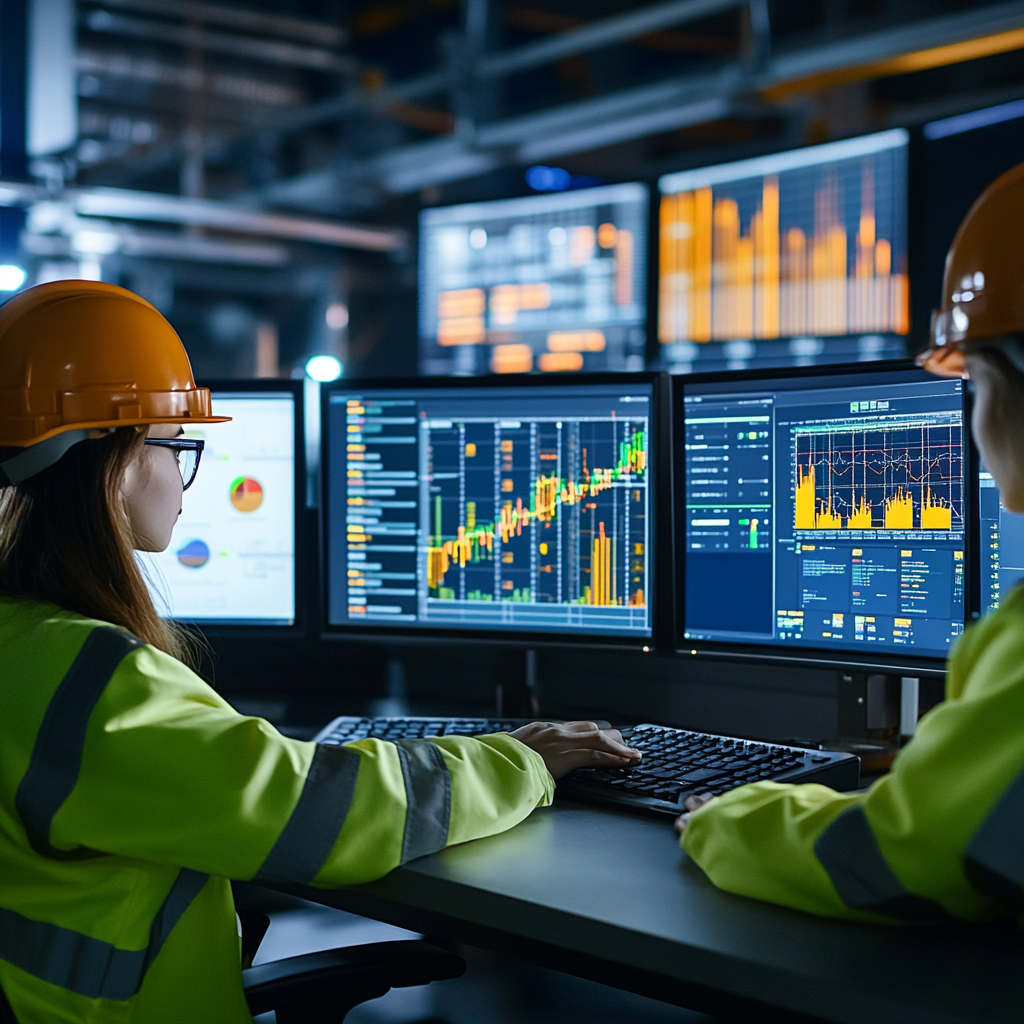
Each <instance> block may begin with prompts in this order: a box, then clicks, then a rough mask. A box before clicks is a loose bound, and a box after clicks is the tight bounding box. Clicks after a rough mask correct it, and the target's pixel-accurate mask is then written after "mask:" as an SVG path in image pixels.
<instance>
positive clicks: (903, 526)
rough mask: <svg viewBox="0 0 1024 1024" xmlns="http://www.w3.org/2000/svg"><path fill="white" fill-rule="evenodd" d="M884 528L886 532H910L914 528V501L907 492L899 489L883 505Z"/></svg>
mask: <svg viewBox="0 0 1024 1024" xmlns="http://www.w3.org/2000/svg"><path fill="white" fill-rule="evenodd" d="M885 528H886V529H887V530H912V529H913V528H914V501H913V499H912V498H911V497H910V493H909V492H908V491H904V490H903V488H902V487H901V488H899V490H897V492H896V494H895V495H894V496H893V497H891V498H890V499H889V500H888V501H887V502H886V503H885Z"/></svg>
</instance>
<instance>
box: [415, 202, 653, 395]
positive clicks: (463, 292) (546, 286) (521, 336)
mask: <svg viewBox="0 0 1024 1024" xmlns="http://www.w3.org/2000/svg"><path fill="white" fill-rule="evenodd" d="M647 204H648V189H647V186H646V185H642V184H639V183H630V184H624V185H604V186H601V187H598V188H589V189H581V190H579V191H571V192H559V193H554V194H549V195H536V196H524V197H522V198H519V199H504V200H499V201H496V202H488V203H471V204H467V205H465V206H448V207H441V208H437V209H431V210H424V211H423V212H422V213H421V214H420V292H419V346H420V349H419V351H420V357H419V364H420V372H421V373H423V374H426V375H428V376H429V375H444V374H453V373H457V374H470V375H475V374H488V373H524V372H527V371H530V370H542V371H557V372H564V371H571V370H585V371H623V370H626V371H630V370H642V369H643V368H644V365H645V359H644V352H645V348H646V340H647V335H646V332H645V330H644V325H645V321H646V290H647V283H646V282H647V216H648V214H647Z"/></svg>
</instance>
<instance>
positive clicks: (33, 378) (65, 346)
mask: <svg viewBox="0 0 1024 1024" xmlns="http://www.w3.org/2000/svg"><path fill="white" fill-rule="evenodd" d="M228 418H229V417H225V416H214V415H213V414H212V411H211V408H210V392H209V391H208V390H207V389H206V388H199V387H196V382H195V380H194V378H193V376H192V367H191V365H190V364H189V361H188V356H187V355H186V353H185V346H184V345H182V343H181V339H180V338H179V337H178V335H177V334H175V332H174V328H173V327H171V325H170V324H169V323H168V322H167V321H166V319H164V317H163V316H162V315H161V314H160V313H159V311H158V310H157V309H156V308H155V307H154V306H151V305H150V304H149V303H148V302H146V300H145V299H142V298H140V297H139V296H138V295H135V294H133V293H132V292H130V291H127V290H126V289H124V288H118V287H117V286H116V285H112V284H104V283H103V282H101V281H53V282H51V283H49V284H41V285H36V287H34V288H28V289H26V290H25V291H23V292H21V293H20V294H18V295H15V296H14V298H12V299H10V300H9V301H8V302H7V303H5V304H4V305H3V306H2V307H0V447H17V448H25V447H28V446H30V445H36V444H39V443H40V442H43V441H47V440H48V439H50V438H53V437H55V436H56V435H58V434H62V433H66V432H68V431H80V430H88V429H91V428H97V427H98V428H104V427H129V426H137V425H138V426H141V425H143V424H150V423H222V422H224V421H225V420H226V419H228Z"/></svg>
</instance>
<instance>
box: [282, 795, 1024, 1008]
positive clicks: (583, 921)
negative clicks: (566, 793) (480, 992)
mask: <svg viewBox="0 0 1024 1024" xmlns="http://www.w3.org/2000/svg"><path fill="white" fill-rule="evenodd" d="M291 891H292V892H295V893H296V894H298V895H301V896H303V897H305V898H307V899H312V900H315V901H317V902H319V903H325V904H329V905H332V906H336V907H340V908H342V909H344V910H349V911H352V912H354V913H357V914H362V915H364V916H367V917H372V918H376V919H378V920H383V921H387V922H389V923H391V924H396V925H399V926H402V927H405V928H410V929H413V930H416V931H421V932H426V933H427V934H430V935H434V936H437V937H440V938H446V939H449V940H453V941H462V942H466V943H469V944H471V945H476V946H481V947H484V948H491V949H496V950H499V951H502V952H506V953H509V954H511V955H513V956H517V957H519V958H520V959H524V960H529V961H532V962H535V963H540V964H542V965H544V966H548V967H554V968H556V969H559V970H565V971H568V972H569V973H573V974H578V975H580V976H583V977H589V978H592V979H594V980H597V981H605V982H607V983H609V984H613V985H616V986H618V987H620V988H626V989H631V990H633V991H640V992H643V993H644V994H647V995H652V996H655V997H657V998H662V999H666V1000H668V1001H670V1002H676V1003H679V1004H680V1005H684V1006H689V1007H691V1008H693V1009H700V1010H706V1011H708V1012H718V1013H725V1014H726V1015H730V1013H735V1014H737V1015H739V1016H740V1017H747V1015H748V1014H749V1013H750V1012H751V1011H752V1010H754V1009H755V1007H757V1008H758V1013H759V1015H758V1017H757V1019H759V1020H763V1019H766V1018H765V1015H764V1013H763V1011H764V1009H766V1007H767V1006H771V1007H778V1008H781V1009H783V1010H784V1011H786V1012H785V1014H784V1015H783V1016H784V1019H786V1020H793V1019H794V1017H793V1015H794V1014H797V1015H807V1016H811V1017H818V1018H825V1019H828V1020H834V1021H842V1022H851V1024H852V1022H871V1024H877V1022H879V1021H896V1020H899V1021H901V1022H902V1024H910V1022H915V1021H921V1022H925V1021H927V1022H929V1024H935V1022H943V1021H948V1022H953V1021H957V1022H966V1021H977V1022H982V1021H983V1022H985V1024H995V1022H1001V1021H1006V1022H1013V1024H1020V1021H1022V1020H1024V936H1022V935H1021V934H1020V933H1019V932H1017V931H1014V930H1012V929H1010V928H1008V927H970V926H950V927H946V928H941V929H911V928H903V927H891V928H887V927H884V926H873V925H859V924H848V923H841V922H836V921H827V920H821V919H818V918H815V917H812V916H810V915H807V914H802V913H799V912H797V911H790V910H786V909H784V908H781V907H775V906H771V905H769V904H764V903H758V902H756V901H753V900H748V899H744V898H742V897H738V896H732V895H730V894H728V893H723V892H720V891H719V890H717V889H715V888H714V887H713V886H712V885H711V883H710V882H709V881H708V880H707V878H706V877H705V875H704V874H703V872H701V871H700V869H699V868H697V867H696V865H695V864H693V863H692V861H690V860H689V859H688V858H687V857H686V855H685V854H684V853H683V852H682V851H681V850H680V848H679V846H678V843H677V839H676V836H675V833H674V832H673V831H672V827H671V824H670V823H669V821H668V820H667V819H664V820H658V819H652V818H643V817H638V816H633V815H628V814H625V813H621V812H616V811H609V810H604V809H597V808H593V807H587V806H582V805H579V804H574V803H569V802H561V803H557V804H556V805H555V806H554V807H551V808H545V809H542V810H539V811H536V812H535V813H534V814H532V815H531V816H530V817H529V818H528V819H527V820H526V821H525V822H523V823H522V824H521V825H519V826H518V827H516V828H514V829H512V830H511V831H509V832H506V833H504V834H503V835H499V836H492V837H491V838H489V839H481V840H478V841H476V842H473V843H467V844H465V845H462V846H456V847H451V848H449V849H447V850H444V851H442V852H441V853H438V854H435V855H433V856H431V857H424V858H422V859H421V860H418V861H414V862H412V863H410V864H407V865H406V866H405V867H403V868H400V869H398V870H397V871H394V872H392V873H391V874H390V875H388V876H387V877H386V878H383V879H381V880H380V881H377V882H373V883H371V884H368V885H363V886H357V887H354V888H352V889H341V890H330V891H325V890H314V889H308V888H295V889H292V890H291ZM769 1016H771V1015H770V1014H769Z"/></svg>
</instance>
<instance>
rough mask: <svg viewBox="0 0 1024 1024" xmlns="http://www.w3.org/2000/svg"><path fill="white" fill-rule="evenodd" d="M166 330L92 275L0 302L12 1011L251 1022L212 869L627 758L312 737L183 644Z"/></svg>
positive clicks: (450, 812)
mask: <svg viewBox="0 0 1024 1024" xmlns="http://www.w3.org/2000/svg"><path fill="white" fill-rule="evenodd" d="M223 419H224V417H218V416H216V415H214V411H213V410H212V409H211V407H210V393H209V392H208V391H207V390H205V389H202V388H197V387H196V385H195V382H194V381H193V379H192V371H191V368H190V366H189V362H188V358H187V357H186V355H185V350H184V348H183V347H182V344H181V342H180V341H179V339H178V337H177V335H176V334H175V333H174V331H173V330H172V328H171V326H170V325H169V324H168V323H167V321H166V320H165V319H164V318H163V317H162V316H161V315H160V314H159V313H158V312H157V311H156V309H154V308H153V307H152V306H151V305H149V303H147V302H145V301H143V300H142V299H140V298H139V297H138V296H136V295H133V294H132V293H131V292H128V291H125V290H124V289H122V288H116V287H114V286H112V285H108V284H100V283H94V282H89V281H63V282H57V283H53V284H46V285H40V286H38V287H36V288H31V289H29V290H27V291H25V292H23V293H21V294H20V295H17V296H16V297H15V298H13V299H11V300H10V301H9V302H8V303H7V304H6V305H5V306H3V307H2V308H0V707H2V709H3V712H2V714H0V992H2V993H3V994H5V995H6V998H7V1000H8V1001H9V1003H10V1005H11V1007H12V1008H13V1010H14V1014H15V1016H16V1017H17V1019H18V1020H19V1021H20V1022H21V1024H32V1022H43V1021H45V1022H48V1024H49V1022H55V1021H63V1022H81V1021H90V1022H105V1021H110V1022H114V1021H117V1022H129V1021H138V1022H145V1024H158V1022H161V1021H165V1022H168V1024H182V1022H184V1021H188V1022H190V1024H201V1022H210V1024H230V1022H232V1021H237V1022H242V1021H251V1017H250V1015H249V1013H248V1010H247V1008H246V1004H245V1000H244V998H243V995H242V983H241V971H240V964H239V948H238V936H237V932H236V925H235V913H234V907H233V905H232V899H231V890H230V887H229V884H228V882H227V879H230V878H234V879H256V880H266V881H288V882H301V883H310V884H313V885H316V886H321V887H331V886H339V885H349V884H352V883H356V882H364V881H368V880H370V879H373V878H378V877H380V876H381V875H384V874H386V873H387V872H388V871H390V870H391V869H392V868H394V867H395V866H396V865H398V864H400V863H402V862H404V861H406V860H409V859H410V858H412V857H415V856H420V855H422V854H425V853H430V852H433V851H435V850H438V849H441V848H442V847H444V846H445V845H447V844H449V843H460V842H464V841H466V840H468V839H474V838H477V837H479V836H485V835H490V834H493V833H495V832H500V831H502V830H504V829H507V828H509V827H511V826H512V825H514V824H516V823H517V822H518V821H521V820H522V819H523V818H525V817H526V815H527V814H529V813H530V811H531V810H532V809H533V808H534V807H537V806H538V805H541V804H546V803H548V802H550V800H551V796H552V790H553V781H552V776H558V775H561V774H564V773H565V772H566V771H569V770H570V769H572V768H574V767H577V766H579V765H581V764H584V763H587V764H590V763H595V762H601V763H605V764H616V765H622V764H626V763H632V761H633V754H634V752H633V751H630V750H629V748H627V747H624V746H623V745H622V744H621V743H620V742H619V739H620V738H621V737H619V736H618V734H616V733H612V732H601V731H600V730H599V729H598V728H597V727H596V726H593V725H590V724H589V723H574V724H573V725H570V726H548V725H539V724H535V725H532V726H527V727H526V728H525V729H523V730H519V731H518V732H517V733H516V736H517V737H518V738H513V737H512V736H509V735H504V734H502V735H496V736H487V737H483V738H480V739H470V738H457V737H444V738H441V739H437V740H417V741H403V742H402V743H400V744H393V743H386V742H382V741H378V740H364V741H362V742H361V743H359V744H356V745H354V746H351V747H325V746H317V745H315V744H313V743H302V742H298V741H296V740H291V739H287V738H285V737H283V736H281V734H280V733H278V732H277V731H276V730H275V729H274V728H273V727H272V726H270V725H269V724H268V723H267V722H264V721H262V720H260V719H257V718H247V717H244V716H242V715H239V714H237V713H236V712H235V711H234V710H232V708H231V707H230V706H229V705H228V704H227V703H226V702H225V701H224V700H222V699H221V698H220V697H219V696H218V695H217V694H216V693H215V692H214V691H213V690H212V689H211V688H210V687H209V686H207V685H206V684H205V683H204V682H203V681H202V680H201V679H200V678H199V677H198V676H196V675H195V674H194V673H193V672H192V671H190V669H189V668H188V667H186V664H184V663H183V662H185V661H187V660H188V658H187V653H188V652H187V646H186V644H185V643H184V641H183V640H182V636H181V634H180V633H178V632H177V631H176V630H175V628H174V627H173V626H172V625H170V624H168V623H166V622H163V621H161V619H160V618H159V617H158V616H157V614H156V612H155V611H154V608H153V604H152V601H151V599H150V596H149V592H148V590H147V588H146V585H145V582H144V580H143V578H142V576H141V575H140V572H139V569H138V567H137V565H136V561H135V556H134V550H136V549H141V550H147V551H157V550H162V549H163V548H165V547H166V546H167V544H168V542H169V540H170V536H171V530H172V528H173V526H174V523H175V520H176V519H177V517H178V514H179V512H180V511H181V500H182V491H183V490H185V489H187V487H188V485H189V484H190V483H191V482H192V479H193V477H194V476H195V473H196V470H197V469H198V464H199V458H200V455H201V454H202V442H201V441H192V440H186V439H184V438H182V437H181V434H182V432H183V431H182V425H183V424H195V423H218V422H222V421H223Z"/></svg>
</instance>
